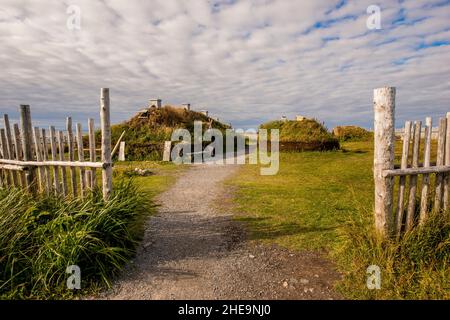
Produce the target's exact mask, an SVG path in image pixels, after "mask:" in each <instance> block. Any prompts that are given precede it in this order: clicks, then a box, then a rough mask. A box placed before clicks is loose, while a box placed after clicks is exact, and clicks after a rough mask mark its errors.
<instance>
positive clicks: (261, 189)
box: [228, 142, 373, 249]
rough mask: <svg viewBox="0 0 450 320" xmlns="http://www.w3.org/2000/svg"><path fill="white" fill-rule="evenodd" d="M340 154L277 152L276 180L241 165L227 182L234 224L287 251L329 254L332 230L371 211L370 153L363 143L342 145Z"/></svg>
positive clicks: (371, 153)
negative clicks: (245, 224) (231, 194)
mask: <svg viewBox="0 0 450 320" xmlns="http://www.w3.org/2000/svg"><path fill="white" fill-rule="evenodd" d="M343 147H344V151H336V152H303V153H281V154H280V170H279V172H278V174H277V175H275V176H261V175H260V174H259V167H258V166H251V165H247V166H244V167H243V168H242V169H241V171H240V174H239V175H238V176H237V177H235V178H233V179H232V180H230V181H229V182H228V184H229V185H231V186H233V187H236V193H235V202H236V205H237V208H236V209H237V212H242V213H243V214H241V215H238V216H237V219H238V220H242V221H246V222H248V225H249V227H250V229H251V231H252V237H253V238H254V239H261V240H264V241H265V240H268V241H271V242H275V243H278V244H280V245H283V246H285V247H288V248H290V249H323V248H325V249H328V248H330V246H331V245H332V244H333V242H334V241H335V239H336V228H337V227H338V226H339V225H341V224H342V223H343V222H344V221H346V220H347V219H348V216H350V215H354V214H356V213H357V212H358V210H359V209H364V210H371V208H372V205H373V182H372V171H371V165H372V162H373V151H372V146H371V144H369V143H367V142H350V143H344V145H343Z"/></svg>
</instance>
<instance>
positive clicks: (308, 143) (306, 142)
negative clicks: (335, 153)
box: [260, 119, 340, 152]
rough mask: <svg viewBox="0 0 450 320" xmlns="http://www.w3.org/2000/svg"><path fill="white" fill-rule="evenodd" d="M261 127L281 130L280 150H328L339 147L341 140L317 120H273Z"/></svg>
mask: <svg viewBox="0 0 450 320" xmlns="http://www.w3.org/2000/svg"><path fill="white" fill-rule="evenodd" d="M260 128H261V129H270V130H271V129H278V130H280V151H294V152H299V151H327V150H336V149H339V148H340V146H339V141H338V140H337V139H336V138H335V137H333V135H332V134H331V133H329V132H328V130H327V128H325V126H324V125H323V124H321V123H319V122H318V121H317V120H314V119H305V120H302V121H272V122H268V123H265V124H263V125H261V126H260Z"/></svg>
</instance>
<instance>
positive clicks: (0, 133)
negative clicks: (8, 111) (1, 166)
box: [0, 129, 12, 186]
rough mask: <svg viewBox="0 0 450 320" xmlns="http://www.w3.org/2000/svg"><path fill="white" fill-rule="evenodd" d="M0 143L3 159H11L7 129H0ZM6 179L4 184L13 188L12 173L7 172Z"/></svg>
mask: <svg viewBox="0 0 450 320" xmlns="http://www.w3.org/2000/svg"><path fill="white" fill-rule="evenodd" d="M0 143H1V151H2V155H3V159H9V153H8V146H7V142H6V133H5V129H0ZM4 177H5V178H4V183H6V186H12V179H11V174H10V171H8V170H5V175H4Z"/></svg>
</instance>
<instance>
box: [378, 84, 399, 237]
mask: <svg viewBox="0 0 450 320" xmlns="http://www.w3.org/2000/svg"><path fill="white" fill-rule="evenodd" d="M395 92H396V90H395V88H393V87H385V88H379V89H375V90H374V143H375V146H374V170H373V173H374V182H375V210H374V215H375V229H376V231H377V233H378V234H379V235H380V236H381V237H386V236H390V235H391V234H392V233H393V225H394V224H393V217H392V205H393V186H394V179H393V178H391V177H384V176H383V170H388V169H393V168H394V143H395V130H394V123H395V118H394V114H395Z"/></svg>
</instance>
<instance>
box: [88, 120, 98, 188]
mask: <svg viewBox="0 0 450 320" xmlns="http://www.w3.org/2000/svg"><path fill="white" fill-rule="evenodd" d="M88 127H89V160H90V161H91V162H95V161H96V154H95V127H94V119H92V118H89V119H88ZM88 173H89V175H88V176H89V181H90V182H89V186H90V188H91V190H94V189H95V188H96V181H97V179H96V171H95V168H92V169H91V170H90V171H88Z"/></svg>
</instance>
